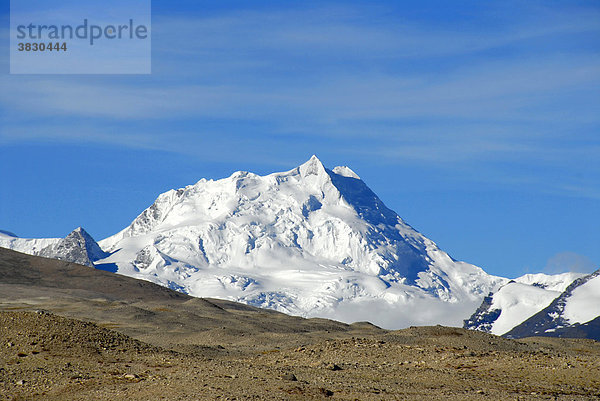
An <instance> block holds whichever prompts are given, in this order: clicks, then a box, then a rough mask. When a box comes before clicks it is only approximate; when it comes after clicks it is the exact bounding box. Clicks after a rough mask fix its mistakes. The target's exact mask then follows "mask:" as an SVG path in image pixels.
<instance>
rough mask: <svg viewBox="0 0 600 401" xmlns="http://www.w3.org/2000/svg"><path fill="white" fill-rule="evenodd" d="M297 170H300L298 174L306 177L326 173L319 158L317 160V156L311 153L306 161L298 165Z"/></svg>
mask: <svg viewBox="0 0 600 401" xmlns="http://www.w3.org/2000/svg"><path fill="white" fill-rule="evenodd" d="M298 171H299V172H300V175H301V176H302V177H307V176H309V175H317V176H322V175H327V169H326V168H325V166H324V165H323V163H322V162H321V160H319V158H318V157H317V156H315V155H312V156H311V158H310V159H308V161H307V162H306V163H304V164H301V165H300V166H299V167H298Z"/></svg>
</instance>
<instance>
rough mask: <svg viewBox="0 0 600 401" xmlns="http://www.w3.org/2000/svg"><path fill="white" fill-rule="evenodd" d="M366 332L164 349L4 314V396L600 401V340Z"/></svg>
mask: <svg viewBox="0 0 600 401" xmlns="http://www.w3.org/2000/svg"><path fill="white" fill-rule="evenodd" d="M359 326H360V325H356V326H355V328H356V330H355V332H329V333H328V332H327V331H323V332H321V333H317V334H315V333H312V334H310V333H307V334H306V336H292V337H291V341H290V344H289V346H285V345H284V344H285V337H286V336H287V334H281V337H280V338H277V339H276V340H274V341H270V340H268V339H267V340H266V339H265V337H258V338H259V339H260V344H254V343H253V339H252V337H253V336H252V333H246V334H245V335H244V336H240V337H239V340H240V341H238V342H237V343H236V342H235V341H231V339H228V337H227V336H224V337H223V339H224V340H226V341H224V342H223V344H224V345H221V344H220V343H219V338H218V336H214V335H213V336H208V337H207V338H206V341H205V342H203V341H202V338H200V337H199V338H197V339H196V344H192V343H191V342H190V341H188V342H187V343H186V344H172V347H164V338H162V337H160V338H161V342H162V343H163V346H162V347H159V346H156V345H152V344H149V343H144V342H141V341H139V340H136V339H133V338H131V337H129V336H127V335H124V334H121V333H119V332H117V331H114V330H110V329H106V328H103V327H100V326H98V325H96V324H94V323H90V322H83V321H80V320H75V319H70V318H64V317H61V316H58V315H54V314H51V313H48V312H40V313H35V312H0V400H39V399H42V400H196V399H197V400H205V399H206V400H213V399H214V400H217V399H219V400H260V399H274V400H305V399H332V400H335V399H344V400H415V399H427V400H538V399H540V400H594V399H598V400H600V344H599V343H597V342H594V341H591V340H563V339H550V338H532V339H525V340H520V341H514V340H507V339H503V338H499V337H495V336H491V335H487V334H483V333H478V332H470V331H466V330H462V329H457V328H446V327H441V326H436V327H418V328H416V327H415V328H410V329H406V330H400V331H391V332H385V331H377V332H372V331H370V330H369V328H368V327H365V329H366V332H370V334H368V335H367V336H355V335H353V334H355V333H359V332H360V329H361V327H359ZM242 337H243V338H242ZM303 340H305V341H304V342H303ZM169 348H170V349H169Z"/></svg>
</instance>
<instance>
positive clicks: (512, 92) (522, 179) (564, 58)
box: [0, 0, 600, 276]
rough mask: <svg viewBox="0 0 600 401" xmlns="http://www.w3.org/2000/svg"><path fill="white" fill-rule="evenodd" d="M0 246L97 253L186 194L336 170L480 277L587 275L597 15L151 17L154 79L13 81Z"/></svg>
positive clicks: (219, 6) (381, 4)
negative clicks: (42, 245)
mask: <svg viewBox="0 0 600 401" xmlns="http://www.w3.org/2000/svg"><path fill="white" fill-rule="evenodd" d="M2 4H3V8H2V15H1V17H0V19H1V21H2V25H1V26H2V32H3V35H2V37H3V41H2V43H1V47H2V49H1V50H0V60H1V61H2V65H3V66H4V67H3V70H2V74H1V75H0V85H1V86H2V91H1V92H0V171H2V174H0V229H5V230H10V231H13V232H15V233H16V234H18V235H20V236H23V237H45V236H64V235H66V234H67V233H68V232H69V231H71V230H72V229H73V228H75V227H77V226H80V225H81V226H84V227H85V228H86V229H87V230H88V231H89V232H90V233H91V234H92V235H93V236H94V237H95V238H96V239H101V238H104V237H106V236H108V235H111V234H113V233H115V232H117V231H118V230H120V229H121V228H123V227H124V226H126V225H127V224H129V222H130V221H131V220H132V219H133V218H134V217H135V216H136V215H137V214H138V213H139V212H141V211H142V210H143V209H144V208H145V207H147V206H149V205H150V204H151V203H152V201H153V200H154V198H155V197H156V196H157V195H158V194H159V193H160V192H164V191H166V190H168V189H170V188H175V187H181V186H184V185H187V184H191V183H194V182H196V181H197V180H199V179H200V178H202V177H207V178H222V177H225V176H228V175H230V174H231V173H232V172H233V171H236V170H250V171H254V172H257V173H270V172H273V171H280V170H287V169H290V168H293V167H295V166H297V165H298V164H300V163H302V162H304V161H305V160H307V159H308V158H309V157H310V156H311V155H312V154H317V155H318V156H319V158H321V160H322V161H323V162H324V163H325V164H326V165H328V166H329V167H333V166H335V165H338V164H345V165H349V166H350V167H351V168H353V169H354V170H355V171H356V172H357V173H358V174H359V175H360V176H361V177H362V178H363V179H364V180H365V181H366V183H367V184H368V185H369V186H370V187H371V188H372V189H373V190H374V191H375V192H376V193H377V194H378V195H379V196H380V197H381V198H382V200H383V201H384V202H385V203H386V204H387V205H388V206H389V207H390V208H392V209H394V210H395V211H396V212H398V214H400V215H401V216H402V217H403V218H404V219H405V220H406V221H407V222H409V223H410V224H411V225H413V226H414V227H415V228H416V229H418V230H419V231H421V232H422V233H424V234H425V235H427V236H428V237H429V238H431V239H433V240H434V241H436V242H437V243H438V245H440V247H441V248H442V249H444V250H446V251H447V252H448V253H449V254H450V255H452V256H453V257H455V258H456V259H460V260H465V261H468V262H470V263H474V264H477V265H479V266H482V267H484V268H485V269H486V270H487V271H488V272H490V273H494V274H500V275H504V276H517V275H520V274H522V273H526V272H537V271H547V272H557V271H561V270H568V269H577V270H583V271H590V270H591V269H593V268H594V266H596V267H597V266H599V265H600V246H598V244H599V243H600V230H599V229H598V226H600V224H599V223H600V5H599V4H598V3H597V2H592V1H588V2H573V1H568V2H566V1H565V2H559V1H551V2H548V1H539V2H535V1H533V2H526V4H525V2H511V1H502V2H500V1H498V2H477V1H472V2H442V1H440V2H386V1H368V2H366V1H365V2H359V1H353V2H351V1H344V2H328V1H319V2H267V1H256V2H251V3H250V2H241V1H219V2H215V1H212V2H204V1H178V2H167V1H156V0H155V1H153V2H152V9H153V17H152V18H153V20H152V46H153V50H152V51H153V54H152V56H153V58H152V71H153V73H152V74H151V75H138V76H132V75H129V76H127V75H90V76H85V75H66V76H53V75H29V76H26V75H9V74H8V63H9V60H8V49H7V47H8V46H9V44H8V32H7V29H8V21H9V17H8V4H7V2H6V1H4V2H3V3H2Z"/></svg>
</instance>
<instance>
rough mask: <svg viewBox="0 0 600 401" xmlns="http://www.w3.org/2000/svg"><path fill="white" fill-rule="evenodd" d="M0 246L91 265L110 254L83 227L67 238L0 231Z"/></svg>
mask: <svg viewBox="0 0 600 401" xmlns="http://www.w3.org/2000/svg"><path fill="white" fill-rule="evenodd" d="M0 247H3V248H8V249H12V250H15V251H19V252H23V253H28V254H31V255H37V256H43V257H46V258H53V259H59V260H66V261H68V262H73V263H79V264H80V265H85V266H90V267H93V266H94V261H96V260H99V259H102V258H106V257H107V256H108V253H106V252H104V251H103V250H102V249H101V248H100V246H99V245H98V244H97V243H96V241H94V239H93V238H92V237H91V236H90V235H89V234H88V233H87V232H86V231H85V230H84V229H83V228H81V227H79V228H76V229H75V230H73V231H72V232H71V233H70V234H69V235H67V236H66V237H65V238H18V237H16V236H15V235H14V234H12V233H8V232H6V231H4V232H0Z"/></svg>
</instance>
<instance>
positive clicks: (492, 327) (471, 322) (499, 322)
mask: <svg viewBox="0 0 600 401" xmlns="http://www.w3.org/2000/svg"><path fill="white" fill-rule="evenodd" d="M583 276H585V274H581V273H562V274H556V275H547V274H542V273H539V274H527V275H524V276H522V277H519V278H516V279H514V280H511V281H510V282H509V283H507V284H505V285H503V286H502V287H501V288H500V289H499V290H498V291H496V292H495V293H493V294H490V295H488V296H487V297H485V298H484V300H483V302H482V303H481V305H480V306H479V308H478V309H477V310H476V311H475V313H474V314H473V315H472V316H471V317H470V318H469V319H467V320H465V322H464V326H463V327H464V328H466V329H472V330H480V331H484V332H486V333H492V334H496V335H503V334H505V333H507V332H509V331H510V330H511V329H513V328H514V327H516V326H518V325H519V324H521V323H522V322H523V321H525V320H527V319H528V318H530V317H531V316H533V315H535V314H536V313H537V312H539V311H541V310H542V309H544V308H545V307H546V306H548V305H550V303H551V302H552V301H553V300H554V299H555V298H556V297H558V296H559V295H560V294H561V293H562V292H563V291H564V290H565V289H566V288H567V286H568V285H569V284H571V283H572V282H573V280H575V279H578V278H580V277H583Z"/></svg>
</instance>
